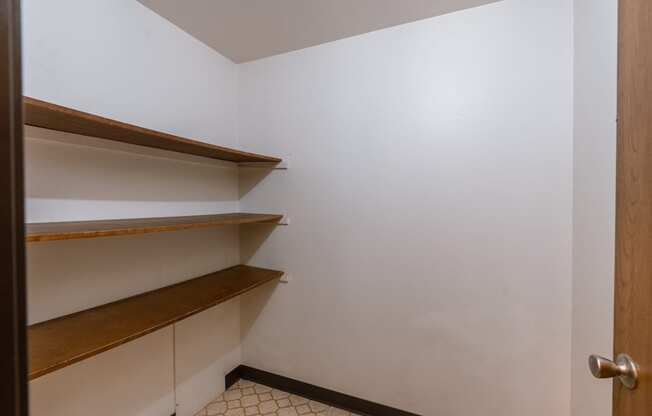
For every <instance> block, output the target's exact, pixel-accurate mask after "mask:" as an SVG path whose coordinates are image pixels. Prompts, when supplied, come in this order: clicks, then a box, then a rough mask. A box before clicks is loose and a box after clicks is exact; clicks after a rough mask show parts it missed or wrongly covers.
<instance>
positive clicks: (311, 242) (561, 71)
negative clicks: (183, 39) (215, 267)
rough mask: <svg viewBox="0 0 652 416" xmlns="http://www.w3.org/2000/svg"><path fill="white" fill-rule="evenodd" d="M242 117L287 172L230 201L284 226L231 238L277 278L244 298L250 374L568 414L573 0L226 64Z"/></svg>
mask: <svg viewBox="0 0 652 416" xmlns="http://www.w3.org/2000/svg"><path fill="white" fill-rule="evenodd" d="M239 117H240V140H241V144H242V145H243V146H250V147H253V148H256V149H259V150H262V151H269V152H275V153H279V154H282V155H284V156H285V155H287V156H289V157H290V161H291V163H290V169H289V170H288V171H286V172H278V173H277V174H275V175H270V176H268V177H266V178H263V179H262V180H261V181H260V182H259V183H258V185H257V186H256V187H254V188H251V189H250V190H249V186H244V188H245V189H242V191H241V192H242V193H243V194H244V197H243V199H242V201H241V204H242V206H243V207H244V208H245V209H246V210H253V209H255V210H262V211H265V210H272V211H276V210H279V211H281V212H285V213H286V214H288V215H289V216H290V218H291V225H290V226H289V227H285V228H283V229H281V230H277V231H275V232H274V233H272V234H270V235H269V236H256V237H255V240H254V241H250V240H251V239H252V238H254V237H253V236H247V237H245V236H242V246H243V255H244V256H246V255H248V254H252V253H251V252H253V250H252V248H257V251H255V253H254V254H253V257H252V258H253V261H255V262H256V263H260V264H265V265H268V266H272V267H279V268H281V269H283V270H285V271H287V272H288V273H289V274H290V275H291V276H292V281H291V282H290V283H289V284H287V285H283V286H280V287H279V288H277V290H276V291H274V292H273V293H261V294H259V296H249V297H246V298H244V299H243V305H244V306H245V307H244V308H243V334H244V335H243V356H244V360H245V363H246V364H249V365H252V366H255V367H260V368H263V369H266V370H270V371H272V372H276V373H280V374H284V375H287V376H291V377H295V378H298V379H301V380H304V381H307V382H310V383H314V384H318V385H322V386H324V387H328V388H331V389H335V390H339V391H343V392H346V393H349V394H352V395H355V396H359V397H363V398H366V399H369V400H373V401H377V402H381V403H384V404H388V405H391V406H395V407H399V408H402V409H405V410H408V411H412V412H416V413H419V414H424V415H451V416H457V415H459V416H467V415H480V414H486V415H503V416H517V415H518V416H521V415H528V416H550V415H559V416H562V415H568V414H569V412H570V378H569V368H570V346H571V332H570V331H571V232H572V223H571V220H572V218H571V213H572V119H571V117H572V26H571V3H570V1H568V0H551V1H545V2H542V1H540V0H506V1H502V2H498V3H494V4H491V5H486V6H482V7H478V8H475V9H470V10H466V11H462V12H457V13H453V14H450V15H445V16H441V17H436V18H433V19H428V20H424V21H421V22H416V23H412V24H407V25H403V26H399V27H395V28H390V29H386V30H382V31H378V32H373V33H369V34H366V35H361V36H357V37H354V38H349V39H344V40H341V41H337V42H332V43H329V44H325V45H321V46H318V47H314V48H309V49H304V50H301V51H296V52H292V53H288V54H285V55H280V56H275V57H271V58H268V59H263V60H260V61H255V62H252V63H247V64H242V65H241V66H240V112H239ZM247 175H249V176H250V175H251V174H250V173H249V174H245V175H244V176H243V177H242V178H241V187H243V185H244V184H248V183H254V182H255V179H251V178H247ZM248 308H251V309H248ZM248 310H252V311H260V312H259V313H258V312H257V317H256V319H248V316H247V313H248V312H246V311H248ZM534 357H536V359H533V358H534ZM524 377H525V378H527V383H524V382H523V380H524Z"/></svg>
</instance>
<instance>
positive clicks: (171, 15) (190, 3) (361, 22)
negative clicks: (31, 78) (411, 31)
mask: <svg viewBox="0 0 652 416" xmlns="http://www.w3.org/2000/svg"><path fill="white" fill-rule="evenodd" d="M138 1H140V2H141V3H142V4H144V5H145V6H147V7H149V8H150V9H152V10H154V11H155V12H156V13H158V14H160V15H161V16H163V17H165V18H166V19H168V20H170V21H171V22H172V23H174V24H175V25H177V26H179V27H180V28H182V29H183V30H185V31H186V32H188V33H190V34H191V35H192V36H194V37H196V38H197V39H199V40H201V41H202V42H204V43H205V44H207V45H208V46H210V47H212V48H213V49H215V50H216V51H218V52H219V53H221V54H222V55H224V56H226V57H228V58H230V59H231V60H232V61H234V62H238V63H240V62H247V61H251V60H254V59H259V58H264V57H266V56H271V55H277V54H280V53H284V52H289V51H292V50H296V49H302V48H306V47H309V46H314V45H318V44H321V43H325V42H330V41H333V40H337V39H342V38H346V37H349V36H354V35H359V34H361V33H365V32H370V31H373V30H378V29H383V28H386V27H390V26H395V25H400V24H403V23H408V22H413V21H416V20H420V19H426V18H429V17H433V16H437V15H441V14H445V13H450V12H453V11H456V10H461V9H466V8H470V7H475V6H479V5H482V4H486V3H493V2H495V1H498V0H183V1H180V0H138Z"/></svg>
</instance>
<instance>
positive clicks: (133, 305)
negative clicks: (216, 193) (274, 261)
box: [28, 265, 283, 380]
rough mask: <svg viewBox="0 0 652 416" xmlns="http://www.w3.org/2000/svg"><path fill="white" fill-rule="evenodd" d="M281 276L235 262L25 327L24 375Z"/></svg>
mask: <svg viewBox="0 0 652 416" xmlns="http://www.w3.org/2000/svg"><path fill="white" fill-rule="evenodd" d="M281 276H283V272H280V271H277V270H269V269H261V268H258V267H251V266H243V265H239V266H235V267H231V268H228V269H225V270H221V271H218V272H215V273H211V274H208V275H205V276H202V277H198V278H195V279H191V280H188V281H185V282H182V283H178V284H175V285H172V286H167V287H164V288H161V289H157V290H154V291H151V292H146V293H142V294H140V295H136V296H133V297H130V298H127V299H123V300H119V301H117V302H113V303H109V304H106V305H102V306H98V307H96V308H93V309H88V310H85V311H81V312H77V313H74V314H71V315H66V316H62V317H60V318H56V319H52V320H50V321H45V322H41V323H38V324H35V325H30V326H29V328H28V339H29V347H28V356H29V379H30V380H32V379H35V378H37V377H40V376H43V375H45V374H48V373H50V372H53V371H56V370H58V369H61V368H63V367H66V366H69V365H71V364H74V363H76V362H79V361H82V360H84V359H87V358H90V357H92V356H94V355H97V354H100V353H102V352H104V351H107V350H110V349H112V348H115V347H117V346H119V345H122V344H124V343H126V342H129V341H133V340H135V339H137V338H140V337H142V336H144V335H147V334H149V333H151V332H154V331H156V330H158V329H161V328H164V327H166V326H168V325H172V324H173V323H175V322H178V321H180V320H182V319H185V318H188V317H189V316H192V315H194V314H196V313H199V312H201V311H204V310H206V309H208V308H211V307H213V306H216V305H218V304H220V303H222V302H225V301H227V300H229V299H231V298H233V297H235V296H238V295H241V294H243V293H245V292H248V291H250V290H252V289H254V288H256V287H258V286H261V285H263V284H265V283H267V282H271V281H273V280H276V279H278V278H280V277H281Z"/></svg>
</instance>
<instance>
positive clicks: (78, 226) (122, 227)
mask: <svg viewBox="0 0 652 416" xmlns="http://www.w3.org/2000/svg"><path fill="white" fill-rule="evenodd" d="M282 218H283V216H282V215H276V214H247V213H233V214H216V215H192V216H186V217H161V218H134V219H125V220H101V221H75V222H44V223H32V224H27V233H26V234H27V235H26V237H25V239H26V240H27V242H37V241H53V240H71V239H77V238H95V237H109V236H118V235H130V234H146V233H158V232H163V231H180V230H188V229H192V228H208V227H219V226H223V225H238V224H255V223H270V224H273V223H276V222H278V221H280V220H281V219H282Z"/></svg>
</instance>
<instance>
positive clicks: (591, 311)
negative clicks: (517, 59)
mask: <svg viewBox="0 0 652 416" xmlns="http://www.w3.org/2000/svg"><path fill="white" fill-rule="evenodd" d="M617 20H618V1H617V0H574V25H575V109H574V124H575V126H574V181H573V186H574V192H573V194H574V209H573V366H572V391H573V394H572V396H573V397H572V407H573V416H610V415H611V384H612V383H611V382H610V381H609V380H596V379H594V378H593V377H592V376H591V374H590V373H589V370H588V365H587V358H588V356H589V355H590V354H600V355H603V356H605V357H611V356H612V354H613V352H612V349H613V324H614V322H613V302H614V300H613V289H614V288H613V284H614V238H615V236H614V231H615V215H616V212H615V189H616V184H615V182H616V101H617V100H616V92H617V85H616V84H617V49H618V48H617V38H618V33H617V31H618V29H617V26H618V22H617Z"/></svg>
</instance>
